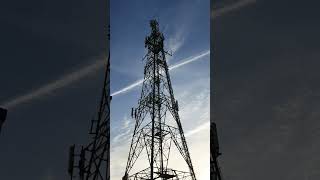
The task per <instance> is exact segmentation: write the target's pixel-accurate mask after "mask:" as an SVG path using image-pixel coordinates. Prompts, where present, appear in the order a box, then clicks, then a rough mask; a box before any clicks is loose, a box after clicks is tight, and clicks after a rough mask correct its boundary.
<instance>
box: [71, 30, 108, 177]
mask: <svg viewBox="0 0 320 180" xmlns="http://www.w3.org/2000/svg"><path fill="white" fill-rule="evenodd" d="M109 36H110V35H109ZM109 85H110V53H109V56H108V59H107V64H106V71H105V77H104V81H103V89H102V96H101V99H100V103H99V107H98V113H97V116H96V117H95V118H94V119H93V120H92V121H91V128H90V132H89V134H90V136H91V142H90V143H89V144H88V145H87V146H82V147H81V151H80V153H79V154H75V153H74V149H75V145H73V146H71V148H70V155H69V169H68V172H69V174H70V176H71V179H73V178H75V177H76V178H79V179H80V180H109V179H110V172H109V171H110V170H109V167H110V166H109V165H110V164H109V160H110V101H111V96H110V88H109ZM75 158H77V160H78V163H77V164H75ZM75 168H76V169H77V170H78V173H77V174H76V175H74V172H73V171H74V169H75Z"/></svg>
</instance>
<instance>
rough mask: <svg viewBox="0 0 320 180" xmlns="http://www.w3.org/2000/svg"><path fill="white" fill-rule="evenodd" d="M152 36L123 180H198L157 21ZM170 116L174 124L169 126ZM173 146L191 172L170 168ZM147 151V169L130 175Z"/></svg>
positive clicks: (147, 43) (132, 114)
mask: <svg viewBox="0 0 320 180" xmlns="http://www.w3.org/2000/svg"><path fill="white" fill-rule="evenodd" d="M150 26H151V29H152V30H151V34H150V35H149V36H148V37H146V39H145V47H147V48H148V53H147V55H146V58H145V59H146V64H145V67H144V81H143V85H142V92H141V98H140V99H139V101H138V107H137V108H135V109H134V108H133V109H132V112H131V116H132V117H133V118H134V119H135V122H136V123H135V128H134V133H133V137H132V142H131V146H130V151H129V156H128V161H127V166H126V170H125V175H124V177H123V180H136V179H152V180H153V179H173V180H182V179H183V180H184V179H185V180H187V179H190V180H196V177H195V173H194V170H193V166H192V163H191V158H190V154H189V151H188V147H187V143H186V140H185V136H184V133H183V129H182V126H181V122H180V118H179V114H178V110H179V107H178V102H177V101H176V100H175V98H174V95H173V90H172V86H171V81H170V76H169V69H168V66H167V62H166V58H165V55H166V54H167V53H166V52H165V51H164V48H163V41H164V37H163V35H162V33H161V32H159V25H158V23H157V21H156V20H151V21H150ZM169 116H171V118H172V120H173V123H172V124H169V123H168V120H167V119H168V118H169ZM172 144H174V145H175V146H176V147H177V149H178V151H179V152H180V154H181V156H182V157H183V159H184V160H185V162H186V164H187V166H188V169H189V171H188V172H182V171H178V170H174V169H172V168H170V167H168V162H169V157H170V150H171V147H172ZM142 152H146V153H147V157H148V163H149V164H147V165H148V167H147V168H146V169H144V170H142V171H139V172H136V173H133V174H131V175H130V171H131V170H132V168H133V166H134V165H135V163H136V161H137V160H138V158H139V157H141V156H140V155H141V153H142Z"/></svg>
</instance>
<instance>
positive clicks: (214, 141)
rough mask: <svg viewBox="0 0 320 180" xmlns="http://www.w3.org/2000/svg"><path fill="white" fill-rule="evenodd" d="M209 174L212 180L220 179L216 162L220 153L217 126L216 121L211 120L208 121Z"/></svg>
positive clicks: (219, 171)
mask: <svg viewBox="0 0 320 180" xmlns="http://www.w3.org/2000/svg"><path fill="white" fill-rule="evenodd" d="M210 126H211V127H210V137H211V142H210V165H211V168H210V176H211V179H213V180H222V175H221V170H220V167H219V164H218V160H217V158H218V156H220V155H221V153H220V150H219V142H218V134H217V128H216V123H214V122H211V123H210Z"/></svg>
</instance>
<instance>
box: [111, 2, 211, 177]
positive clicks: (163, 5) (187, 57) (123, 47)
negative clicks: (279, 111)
mask: <svg viewBox="0 0 320 180" xmlns="http://www.w3.org/2000/svg"><path fill="white" fill-rule="evenodd" d="M209 3H210V2H209V0H201V1H191V0H186V1H169V0H167V1H148V0H141V1H116V0H112V1H111V2H110V7H111V11H110V22H111V33H112V36H111V42H110V43H111V59H112V62H111V92H112V95H113V99H112V104H111V153H110V156H111V161H110V166H111V167H110V172H111V179H121V178H122V176H123V175H124V171H125V167H126V163H127V158H128V154H129V149H130V143H131V138H132V135H133V129H134V120H133V119H131V117H130V113H131V108H132V107H137V103H138V99H139V98H140V93H141V82H142V79H143V68H144V63H145V61H142V58H143V57H144V56H145V54H146V50H145V48H144V39H145V37H146V36H147V35H148V34H149V33H150V26H149V21H150V20H151V19H152V18H156V19H157V20H158V21H159V25H160V30H161V31H162V32H163V34H164V37H165V50H167V51H169V52H170V53H172V57H167V58H168V60H167V62H168V64H169V66H170V68H169V69H170V76H171V81H172V86H173V91H174V95H175V98H176V99H177V100H178V101H179V108H180V111H179V115H180V118H181V123H182V126H183V128H184V132H185V135H186V140H187V144H188V149H189V152H190V154H191V160H192V163H193V166H194V169H195V173H196V176H197V178H198V179H199V180H206V179H208V178H209V157H210V156H209V145H210V139H209V127H210V126H209V121H210V111H209V109H210V101H209V100H210V84H209V82H210V77H209V76H210V68H209V67H210V41H209V40H210V6H209ZM124 4H126V5H125V6H124ZM143 153H144V154H146V152H143ZM199 154H201V156H199ZM180 156H181V155H180V154H179V153H178V152H176V151H172V154H171V161H169V164H170V163H171V168H173V169H177V170H184V171H188V169H187V167H186V165H185V162H184V160H183V159H182V158H181V157H180ZM142 158H146V157H144V156H143V155H142ZM147 166H148V164H146V163H144V162H143V161H141V163H140V162H139V161H138V162H137V163H136V165H135V167H134V168H133V169H132V171H131V172H130V174H132V173H135V172H137V171H138V170H142V169H144V168H146V167H147ZM169 166H170V165H169Z"/></svg>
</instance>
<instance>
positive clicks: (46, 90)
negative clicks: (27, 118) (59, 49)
mask: <svg viewBox="0 0 320 180" xmlns="http://www.w3.org/2000/svg"><path fill="white" fill-rule="evenodd" d="M104 64H105V61H104V60H98V61H96V62H95V63H93V64H90V65H89V66H86V67H84V68H81V69H80V70H77V71H74V72H72V73H69V74H66V75H64V76H62V77H61V78H60V79H57V80H55V81H52V82H49V83H48V84H45V85H43V86H41V87H39V88H38V89H36V90H33V91H31V92H29V93H26V94H23V95H21V96H17V97H14V98H12V99H10V100H8V101H7V102H5V103H3V104H2V105H1V106H3V107H6V108H8V109H10V108H14V107H16V106H18V105H20V104H22V103H28V102H30V101H32V100H34V99H37V98H40V97H43V96H45V95H48V94H50V93H52V92H53V91H55V90H57V89H60V88H63V87H66V86H68V85H70V84H72V83H74V82H76V81H79V80H81V79H82V78H84V77H86V76H88V75H89V74H92V73H94V72H96V71H97V70H98V69H100V68H102V67H103V66H104Z"/></svg>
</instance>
